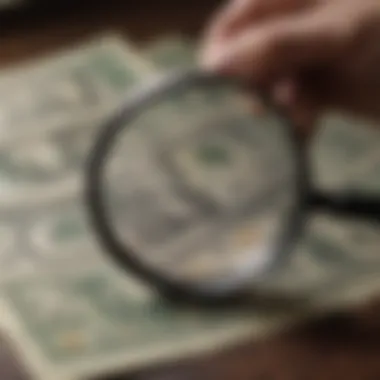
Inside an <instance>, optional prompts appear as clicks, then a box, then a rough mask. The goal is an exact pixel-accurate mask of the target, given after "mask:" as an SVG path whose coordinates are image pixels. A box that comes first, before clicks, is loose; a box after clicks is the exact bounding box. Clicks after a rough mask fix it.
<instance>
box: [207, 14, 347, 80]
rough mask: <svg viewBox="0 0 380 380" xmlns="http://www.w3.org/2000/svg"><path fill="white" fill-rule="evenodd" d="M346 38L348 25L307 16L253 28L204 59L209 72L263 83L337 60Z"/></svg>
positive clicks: (327, 16) (321, 16)
mask: <svg viewBox="0 0 380 380" xmlns="http://www.w3.org/2000/svg"><path fill="white" fill-rule="evenodd" d="M349 37H350V29H349V25H348V22H346V20H344V19H343V18H337V17H336V15H335V16H334V15H331V14H330V13H329V12H321V11H319V12H308V13H303V14H297V15H295V16H288V17H284V18H281V19H276V20H274V21H271V22H267V23H265V24H263V25H261V26H257V27H255V26H253V27H251V28H250V29H249V30H247V31H245V32H243V33H241V34H240V35H239V36H237V37H235V38H233V39H231V40H230V41H229V42H228V43H226V44H224V45H223V46H220V47H219V50H213V51H212V54H211V55H208V56H207V55H206V56H205V57H204V58H205V59H204V61H203V64H204V67H205V68H207V69H210V70H212V71H218V72H223V73H227V74H232V75H237V76H241V77H243V78H246V79H253V80H256V81H261V80H263V79H267V78H271V77H272V79H273V77H277V76H283V75H287V74H289V72H292V71H293V72H294V71H296V70H298V69H300V68H303V67H307V65H309V64H312V65H316V64H320V63H324V62H326V61H328V60H331V59H332V58H334V57H339V56H341V54H342V50H343V49H345V48H346V45H347V43H348V40H349Z"/></svg>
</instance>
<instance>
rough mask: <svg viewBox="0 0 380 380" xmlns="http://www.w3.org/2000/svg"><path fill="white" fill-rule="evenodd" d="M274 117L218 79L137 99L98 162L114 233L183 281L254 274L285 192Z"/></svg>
mask: <svg viewBox="0 0 380 380" xmlns="http://www.w3.org/2000/svg"><path fill="white" fill-rule="evenodd" d="M287 138H288V137H286V134H285V129H284V126H283V124H282V120H281V119H280V118H279V117H277V116H275V115H273V114H271V113H270V112H268V113H267V114H262V115H254V114H253V113H252V110H251V107H250V102H249V98H247V96H246V95H244V94H242V93H238V92H234V91H232V90H231V89H228V88H223V87H222V88H217V87H213V88H210V87H207V88H206V87H205V88H202V87H201V86H199V85H198V86H193V87H191V86H189V87H186V88H182V89H181V90H179V91H178V92H177V93H170V94H168V95H167V96H166V97H162V98H161V99H160V100H159V101H157V102H156V103H155V104H154V105H150V106H149V107H148V108H146V109H144V110H143V111H142V112H141V114H140V115H139V116H138V117H136V118H135V119H134V120H133V121H132V123H131V126H130V128H128V129H126V132H124V133H123V134H122V135H120V136H119V138H118V141H117V144H116V147H115V149H114V150H113V156H112V159H111V160H110V163H109V165H108V168H107V172H106V173H107V175H106V194H107V202H108V205H109V213H110V214H109V217H110V220H111V221H112V224H113V227H114V229H115V230H116V231H117V234H118V238H119V239H120V240H121V241H123V242H124V244H125V245H126V246H128V247H131V248H132V249H133V250H134V252H136V255H138V256H139V259H140V260H142V261H143V262H144V263H146V264H147V265H149V266H151V267H153V268H155V269H156V270H158V271H160V272H162V273H164V274H166V275H168V276H172V277H177V278H179V279H181V280H185V281H188V282H192V283H210V282H215V281H219V282H221V283H223V282H228V281H232V280H233V278H234V277H236V275H237V274H238V275H239V276H247V277H249V276H253V275H255V274H260V273H261V272H262V271H263V270H264V269H265V268H266V267H267V266H268V265H270V264H271V263H272V261H273V259H274V254H275V253H277V250H278V247H277V244H278V243H277V242H278V237H279V234H280V233H281V232H282V228H283V227H284V223H286V215H287V212H288V211H289V207H290V206H291V205H292V204H293V203H292V202H293V201H294V198H293V197H294V176H295V170H294V165H293V164H294V162H293V156H292V150H291V149H290V147H289V145H288V144H289V142H288V140H287Z"/></svg>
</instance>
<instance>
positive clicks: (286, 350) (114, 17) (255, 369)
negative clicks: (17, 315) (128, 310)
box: [0, 0, 380, 380]
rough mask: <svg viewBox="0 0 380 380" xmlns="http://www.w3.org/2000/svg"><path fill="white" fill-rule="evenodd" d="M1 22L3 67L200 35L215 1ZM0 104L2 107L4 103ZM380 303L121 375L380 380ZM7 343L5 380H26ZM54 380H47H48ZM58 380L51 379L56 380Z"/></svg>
mask: <svg viewBox="0 0 380 380" xmlns="http://www.w3.org/2000/svg"><path fill="white" fill-rule="evenodd" d="M52 3H53V1H50V2H47V4H48V5H45V6H44V7H42V8H41V7H39V8H35V9H28V10H25V11H22V12H12V13H7V14H2V15H0V65H1V66H8V65H12V64H14V63H16V62H21V61H22V60H23V59H26V58H30V57H38V55H40V54H44V53H46V52H49V51H51V50H53V49H55V48H57V47H64V46H69V45H71V44H72V43H75V42H77V41H80V40H82V39H84V38H86V37H89V36H92V35H94V34H96V33H98V32H101V31H105V30H117V31H119V32H121V33H124V34H125V35H127V36H128V37H129V38H131V39H132V40H134V41H136V42H144V41H147V40H148V39H151V38H154V37H158V36H159V35H164V34H167V33H170V32H175V31H180V32H182V33H184V34H189V35H197V34H199V33H200V32H201V31H202V30H203V27H204V24H205V22H206V20H207V19H208V17H209V16H210V14H211V13H212V11H213V10H214V9H215V8H216V6H217V5H218V3H220V1H217V0H198V1H196V0H191V1H178V0H177V1H169V0H152V1H148V0H140V1H128V0H125V1H124V2H122V1H119V2H114V1H110V0H108V1H104V3H103V4H102V3H101V2H99V3H98V4H94V2H90V1H79V0H77V1H71V2H66V3H64V4H63V5H59V7H58V6H57V7H58V9H56V10H54V9H53V7H52ZM0 101H1V100H0ZM379 305H380V303H379V302H373V303H371V304H369V306H368V307H366V308H362V309H361V310H354V311H352V312H350V313H346V314H341V315H335V316H331V317H329V318H326V319H325V320H318V321H310V322H309V323H307V324H305V325H303V326H296V327H295V328H294V329H292V330H291V331H290V332H288V333H286V334H282V335H279V336H276V337H273V338H271V339H269V340H267V341H265V342H252V343H248V344H245V345H244V346H241V347H236V348H234V349H230V350H228V351H224V352H221V353H219V354H214V355H211V356H210V357H202V358H197V359H194V360H191V361H184V362H182V363H176V364H170V365H167V366H165V367H162V368H152V369H145V370H141V371H139V372H138V373H133V374H128V375H125V376H123V375H120V376H119V378H123V379H136V380H380V360H379V358H380V319H379V317H380V306H379ZM27 378H28V377H27V376H26V374H25V373H24V372H23V369H22V365H21V363H19V362H18V361H17V357H15V355H13V353H12V352H11V350H10V348H9V346H8V344H7V342H6V340H5V339H2V340H1V339H0V379H1V380H27ZM49 380H50V379H49ZM51 380H54V379H51Z"/></svg>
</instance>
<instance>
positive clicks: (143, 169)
mask: <svg viewBox="0 0 380 380" xmlns="http://www.w3.org/2000/svg"><path fill="white" fill-rule="evenodd" d="M115 44H116V45H117V46H118V48H117V49H116V50H117V51H118V54H115V55H112V51H113V50H112V49H113V48H110V47H107V43H104V42H103V43H100V44H99V46H98V48H97V47H96V44H94V46H92V47H91V49H89V48H88V49H84V48H82V49H81V51H80V53H79V52H77V51H75V52H74V53H73V54H74V56H75V59H73V60H71V59H70V57H69V56H70V54H68V57H62V58H60V59H63V61H65V63H64V64H63V63H61V60H60V59H58V58H57V59H56V60H53V61H52V62H53V63H51V65H52V66H51V67H50V66H49V65H47V66H45V67H44V69H39V67H38V65H37V64H36V67H34V68H33V70H32V69H28V68H25V69H24V70H26V71H25V72H23V70H22V69H19V71H17V72H15V73H13V72H12V78H11V79H12V80H13V82H12V83H13V85H15V88H18V89H19V90H18V91H21V89H22V86H21V85H20V84H19V85H18V86H16V84H17V83H18V80H20V81H21V79H19V78H22V81H24V82H26V83H30V86H34V88H35V86H36V84H35V83H37V82H38V81H37V80H36V79H35V78H34V75H37V77H38V75H42V74H41V73H45V72H49V73H50V78H51V79H54V77H55V76H56V77H57V78H68V80H69V81H70V80H72V77H71V75H66V74H65V72H63V74H62V72H61V70H62V69H64V68H65V69H69V68H70V67H71V66H70V63H72V61H75V62H74V63H75V64H77V63H78V62H79V63H78V65H79V66H80V67H81V68H83V72H86V71H87V70H86V69H85V66H86V65H87V64H88V66H89V68H88V70H89V71H90V72H91V70H92V63H93V61H92V60H91V57H92V55H101V56H102V54H103V51H106V54H104V55H105V56H106V57H104V56H103V58H104V59H106V60H107V65H106V68H105V69H104V76H105V77H107V78H108V74H107V68H109V67H111V68H114V67H115V65H116V66H117V67H118V68H119V69H120V71H118V75H119V76H120V77H121V78H123V77H126V78H128V79H131V78H132V80H128V81H127V82H124V85H123V86H121V87H123V88H120V87H119V85H120V83H121V82H122V81H120V80H116V82H117V83H116V84H117V90H115V95H114V97H108V96H107V97H106V96H105V97H104V98H103V103H102V100H98V103H96V106H95V103H91V102H89V103H86V102H83V103H82V106H81V107H79V108H77V107H76V106H77V104H76V102H75V104H76V105H75V107H74V108H67V107H66V103H64V104H63V105H62V107H61V106H59V107H57V113H56V114H54V115H53V116H54V117H51V115H50V112H51V109H50V106H49V107H48V109H46V108H45V107H39V106H38V107H37V106H35V104H38V105H39V104H40V103H43V102H44V101H45V98H43V99H42V100H40V99H33V102H32V106H29V105H28V107H25V108H23V107H21V108H20V109H21V110H23V112H26V111H24V110H25V109H29V108H30V109H32V110H33V112H31V113H30V116H32V117H31V118H30V119H29V121H30V124H28V129H30V130H32V132H33V136H32V137H30V138H29V144H27V143H26V142H25V140H24V138H23V137H24V135H23V134H21V133H20V134H19V135H17V138H14V139H13V140H12V149H10V148H7V147H5V146H4V147H3V148H2V149H1V155H2V161H1V162H2V165H1V169H2V170H1V171H2V177H3V178H2V184H3V192H2V195H3V202H2V215H1V234H2V236H3V239H2V254H1V263H2V265H1V279H2V281H1V285H0V289H1V295H2V297H1V300H2V301H1V306H2V309H1V322H2V326H3V328H4V330H5V331H6V333H7V335H8V336H9V337H10V340H11V341H12V342H13V344H14V345H15V346H16V347H17V350H18V351H19V352H22V353H23V357H24V358H25V361H26V362H27V363H28V366H29V368H30V370H31V372H32V373H33V374H35V375H36V378H41V379H51V378H56V379H60V378H62V379H79V378H81V377H82V376H90V375H91V376H94V375H99V374H105V373H108V372H113V371H116V370H117V369H132V368H135V367H137V366H141V365H144V364H152V363H157V362H160V361H162V360H174V359H176V358H178V357H184V356H188V355H195V354H200V353H201V352H204V351H208V352H209V351H210V350H213V349H216V348H218V347H220V346H221V345H225V344H228V343H230V344H232V343H234V342H238V341H240V340H241V339H245V338H247V337H248V336H250V332H251V331H253V332H255V334H262V333H264V331H265V330H266V329H268V328H269V327H270V326H273V327H278V326H279V325H284V324H286V321H287V318H288V316H289V314H290V312H292V313H293V314H294V311H293V310H292V311H290V310H287V309H286V308H284V309H283V310H281V312H277V313H273V314H271V313H269V312H268V311H266V310H261V311H257V313H256V314H255V315H252V314H249V315H247V314H246V313H243V312H240V311H237V312H236V313H235V312H228V313H223V314H220V315H219V314H215V313H209V314H208V313H206V312H205V311H201V310H192V311H188V310H186V311H180V310H178V309H175V308H171V307H168V305H164V304H162V303H161V302H160V301H159V299H158V298H156V297H153V295H152V294H151V293H150V292H148V291H147V290H146V289H144V288H142V286H141V285H140V284H139V283H138V282H137V281H136V280H135V279H133V278H132V277H128V276H125V274H122V273H119V272H117V271H116V269H115V268H114V267H113V266H112V265H111V263H110V262H109V261H108V260H107V259H106V258H103V255H104V252H102V250H101V249H100V247H99V246H98V245H97V242H96V240H95V237H94V236H93V233H92V232H91V231H92V230H91V228H90V226H89V224H88V221H87V220H86V217H85V213H84V210H83V207H84V205H83V204H82V203H81V198H80V195H79V194H80V191H79V190H80V176H81V173H82V174H83V160H84V159H85V156H86V152H87V149H88V144H89V141H90V140H92V139H93V137H94V133H96V125H97V123H96V121H97V118H102V117H104V116H103V113H102V112H107V107H108V106H110V105H112V103H113V102H117V100H118V97H119V96H121V94H123V93H124V91H125V90H126V88H128V86H131V85H132V84H133V83H135V82H136V81H138V80H139V78H141V77H142V76H145V75H146V70H145V69H143V70H141V71H139V70H140V69H141V67H142V66H141V65H140V63H139V64H137V65H136V66H135V64H134V63H133V62H140V61H139V59H138V58H136V57H131V62H130V61H129V60H128V59H127V58H126V57H124V55H123V54H120V55H119V52H122V51H123V50H126V51H127V52H128V54H129V51H131V49H128V48H127V47H124V45H122V44H121V43H120V42H115V41H112V44H111V45H115ZM97 49H99V50H100V52H97ZM131 54H132V53H131ZM132 55H133V54H132ZM78 56H80V57H81V58H80V59H79V58H77V57H78ZM120 56H122V57H123V59H122V62H120V60H119V59H120V58H119V57H120ZM45 65H46V64H45ZM129 65H131V66H129ZM74 66H75V65H74ZM144 67H145V66H144ZM28 70H29V71H28ZM111 71H112V70H111ZM54 73H55V74H54ZM112 73H113V71H112ZM85 75H87V74H85ZM99 77H100V76H99V75H95V76H94V79H96V80H99ZM38 78H41V77H38ZM75 78H77V79H78V80H79V82H81V79H80V77H79V78H78V77H75ZM8 81H9V80H8V79H7V78H5V79H4V81H3V82H1V83H0V87H1V86H2V88H3V89H4V88H8V87H7V86H8V83H10V82H8ZM62 82H65V79H62ZM62 82H60V84H61V83H62ZM49 83H51V84H53V90H55V89H56V88H57V86H55V82H54V81H50V82H49ZM63 84H64V83H63ZM74 85H76V84H75V83H74ZM53 92H54V91H53ZM107 94H109V93H108V92H107ZM42 95H43V96H45V93H44V92H42ZM15 99H16V97H15ZM28 99H29V100H30V98H28ZM58 103H59V102H58ZM100 103H101V104H100ZM104 103H105V104H106V105H104ZM95 109H96V111H95ZM10 110H12V107H11V108H8V107H4V112H5V115H6V116H5V117H4V118H3V120H7V123H8V125H13V124H9V123H10V122H11V121H12V117H11V116H9V115H10V114H11V111H10ZM44 110H45V112H48V113H49V115H46V114H45V113H44V112H43V111H44ZM62 110H64V111H65V112H62ZM91 110H94V112H95V114H92V112H91ZM37 111H38V112H40V113H41V114H38V112H37ZM66 111H67V112H66ZM69 111H70V112H69ZM160 112H161V115H162V110H160ZM20 113H21V112H20ZM63 114H65V116H66V118H67V119H66V120H63V121H62V120H59V123H58V124H56V123H55V121H57V120H58V119H60V117H61V116H62V115H63ZM154 116H155V117H150V118H149V117H148V118H145V119H144V120H143V121H145V123H146V124H147V127H146V128H145V129H144V128H142V132H143V134H141V133H140V134H133V133H132V134H131V135H128V138H126V141H127V143H129V145H128V146H127V148H128V149H126V151H128V153H129V154H133V156H134V158H135V159H134V162H131V160H129V161H124V165H123V170H124V174H126V176H125V177H124V178H127V180H126V182H125V183H124V186H126V185H127V184H129V186H131V184H132V185H133V183H134V182H137V179H138V177H137V176H139V177H140V178H141V181H142V184H145V185H149V188H153V189H155V190H156V191H157V190H160V186H164V185H165V183H166V182H164V183H163V184H162V185H159V184H160V183H162V179H161V178H158V176H155V173H156V172H155V170H153V169H152V165H151V164H152V161H149V160H148V159H149V157H150V155H149V154H148V152H151V149H150V148H151V147H152V145H154V144H157V143H159V146H160V147H163V146H164V145H165V144H167V143H168V140H167V139H166V138H169V136H171V133H166V134H165V133H163V131H164V130H163V129H159V131H160V134H153V133H152V131H154V130H157V113H154ZM162 116H163V117H164V118H163V120H161V121H160V125H161V124H162V125H164V126H165V125H168V124H169V127H170V129H171V130H174V129H175V128H176V126H177V125H178V124H176V123H174V122H173V120H174V119H171V118H170V115H165V114H163V115H162ZM202 117H203V114H202ZM176 120H177V123H178V122H179V121H178V120H179V119H178V118H177V119H176ZM39 121H41V123H39ZM53 121H54V122H53ZM13 122H15V121H14V120H13ZM152 122H154V127H153V128H152V125H151V123H152ZM18 123H21V121H20V120H18ZM189 123H190V124H189ZM191 123H194V119H191V118H188V119H187V124H186V126H187V128H188V130H189V131H190V130H191V129H190V125H191ZM142 124H143V125H145V124H144V123H142ZM19 125H20V127H19V128H20V130H21V131H22V130H23V129H24V128H26V124H25V125H23V126H21V124H17V126H19ZM40 125H43V126H44V128H42V129H40ZM67 125H69V127H67ZM183 125H184V126H185V124H183ZM10 130H11V131H12V128H10ZM94 131H95V132H94ZM46 132H48V133H46ZM158 135H160V136H161V137H162V136H164V137H165V138H162V139H161V140H157V138H158V137H159V136H158ZM149 144H150V145H149ZM136 164H137V165H136ZM149 165H150V166H149ZM157 172H159V171H157ZM133 176H136V177H133ZM122 177H123V176H122ZM156 177H157V178H156ZM133 178H135V179H136V181H132V180H131V179H133ZM160 181H161V182H160ZM140 184H141V183H140ZM124 186H123V187H121V188H120V189H119V193H118V192H117V191H116V192H115V193H114V195H116V196H121V195H122V196H123V197H125V196H126V195H128V194H131V196H133V197H135V198H133V199H134V201H133V202H132V203H131V202H129V203H128V202H127V206H129V207H130V205H132V206H133V205H136V204H137V205H139V204H140V205H141V202H140V203H139V202H137V198H136V197H138V198H139V199H140V198H141V199H142V200H144V199H145V201H144V202H145V203H146V202H147V199H146V198H144V197H143V195H144V194H142V193H141V189H139V188H137V189H136V188H133V186H132V187H131V188H125V187H124ZM128 189H129V190H130V191H129V192H128V191H126V190H128ZM116 190H118V188H117V187H116ZM163 190H164V189H163ZM150 199H151V198H150ZM148 200H149V198H148ZM151 200H152V199H151ZM153 200H154V199H153ZM135 202H137V203H135ZM144 202H143V204H142V205H144ZM166 202H167V203H166V205H167V206H169V207H167V208H166V209H165V208H164V209H163V210H162V209H160V210H157V211H158V212H162V211H173V212H175V213H178V215H179V216H181V217H183V216H186V213H185V214H183V205H181V204H176V201H175V199H173V198H171V199H168V200H167V201H166ZM147 204H148V205H149V203H147ZM156 204H157V203H156ZM164 204H165V203H164ZM153 206H154V204H153ZM116 209H118V210H119V213H120V212H121V217H122V218H121V219H122V221H123V222H124V223H125V222H130V221H129V219H128V218H127V219H125V217H126V216H130V215H132V216H133V215H135V216H140V215H139V214H141V215H142V216H144V215H145V214H144V213H143V211H144V209H142V208H141V209H138V210H135V211H137V214H136V212H135V213H132V211H133V210H131V209H130V208H129V209H125V208H123V207H121V206H120V205H119V204H117V205H116ZM153 210H154V208H153ZM147 211H150V210H147ZM158 215H160V214H158ZM173 215H176V214H172V216H173ZM161 216H165V215H162V214H161ZM134 221H135V222H136V221H137V222H138V221H139V219H134ZM141 221H142V222H144V223H145V222H146V221H147V219H146V217H145V219H144V218H143V219H142V220H141ZM148 221H149V220H148ZM148 230H149V229H148ZM149 231H151V230H149ZM154 232H155V231H154ZM149 235H151V233H149ZM158 237H159V236H158ZM23 289H25V292H24V290H23ZM28 289H29V290H30V292H28V291H27V290H28ZM136 289H139V290H138V291H137V294H135V293H136ZM24 293H25V297H24V296H23V294H24ZM28 294H29V295H28ZM20 297H21V298H20ZM32 305H33V306H32ZM25 308H26V309H25ZM28 308H31V309H32V310H31V311H30V313H29V312H28V311H27V309H28ZM32 311H36V312H37V313H36V314H31V313H32ZM28 314H29V315H28ZM58 316H61V317H62V319H60V320H59V321H58V320H57V317H58ZM49 321H50V322H49ZM54 321H56V322H54ZM41 323H43V324H44V325H45V328H42V324H41ZM116 323H117V324H116ZM174 325H176V326H177V327H176V330H175V329H174V328H173V327H174ZM47 326H50V327H49V328H48V327H47ZM116 326H117V328H116ZM148 327H149V328H148ZM121 331H125V332H126V333H125V334H121ZM179 337H181V338H180V339H179ZM94 363H96V364H94Z"/></svg>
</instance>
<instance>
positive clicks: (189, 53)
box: [142, 34, 197, 70]
mask: <svg viewBox="0 0 380 380" xmlns="http://www.w3.org/2000/svg"><path fill="white" fill-rule="evenodd" d="M196 51H197V50H196V42H195V41H194V40H192V39H190V38H186V37H184V36H181V35H178V34H175V35H169V36H165V37H160V38H159V39H157V40H153V41H151V42H150V43H148V44H147V45H146V46H144V49H143V52H142V54H143V55H144V57H145V58H146V59H147V60H148V61H150V62H153V63H154V65H156V66H157V67H159V68H161V69H163V70H169V69H172V68H174V69H178V68H183V67H186V66H194V65H195V63H196Z"/></svg>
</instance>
